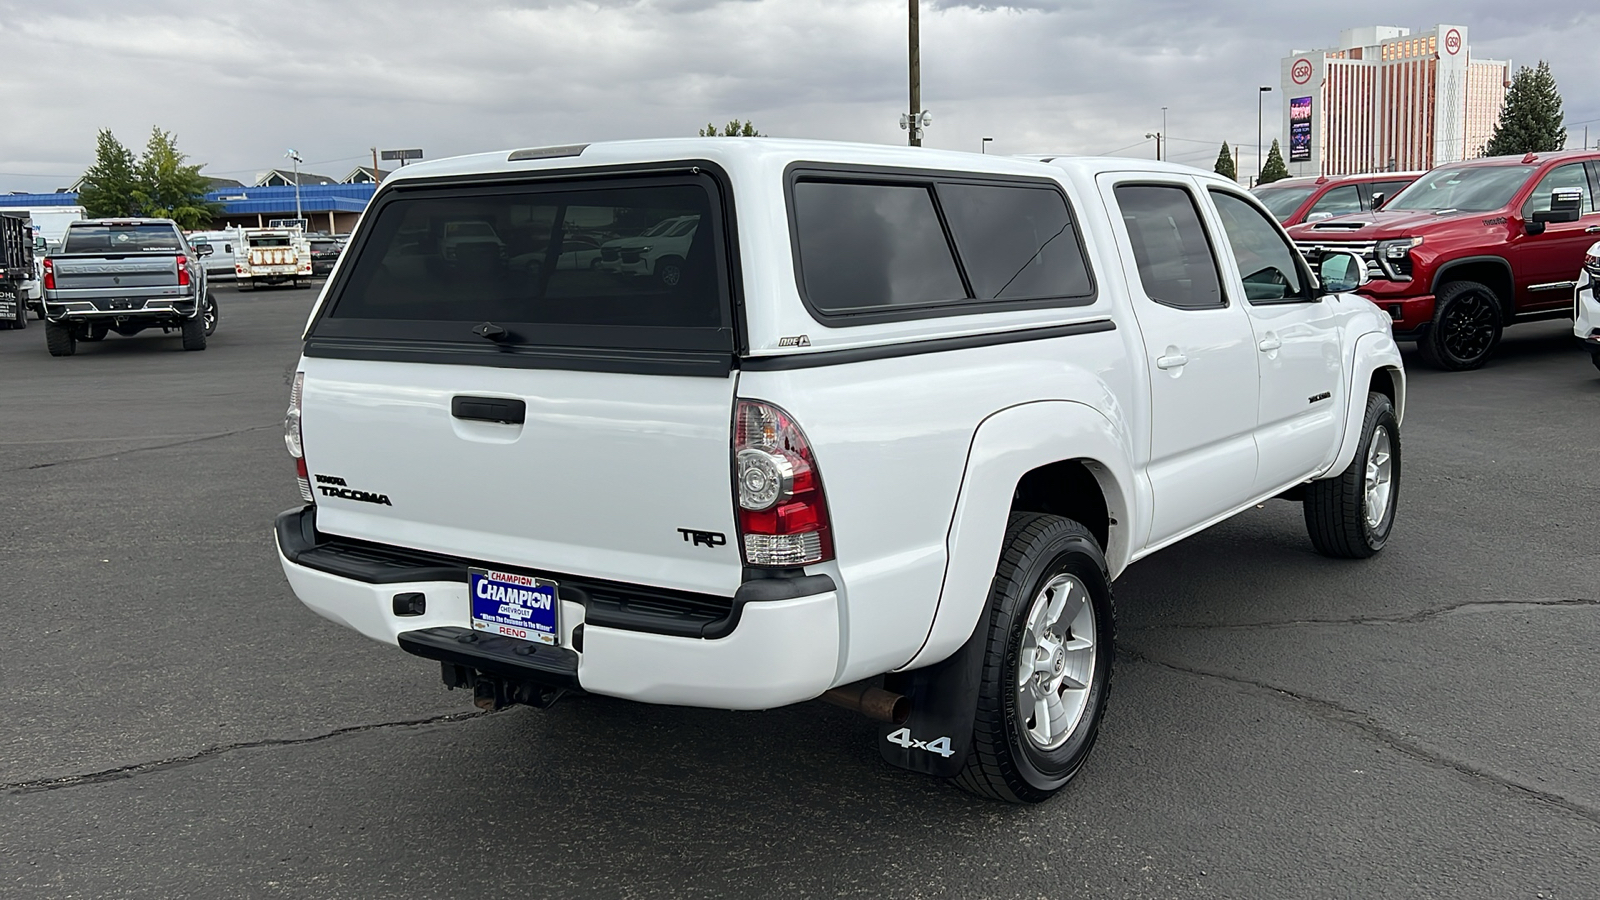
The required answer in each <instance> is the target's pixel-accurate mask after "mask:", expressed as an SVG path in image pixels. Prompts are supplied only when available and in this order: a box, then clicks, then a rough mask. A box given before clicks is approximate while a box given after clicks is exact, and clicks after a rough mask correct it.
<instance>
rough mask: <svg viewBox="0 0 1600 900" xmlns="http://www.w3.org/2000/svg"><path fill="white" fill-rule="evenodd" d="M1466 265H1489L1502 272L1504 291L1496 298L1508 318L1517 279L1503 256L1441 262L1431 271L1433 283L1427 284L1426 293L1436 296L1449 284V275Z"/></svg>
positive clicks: (1462, 258)
mask: <svg viewBox="0 0 1600 900" xmlns="http://www.w3.org/2000/svg"><path fill="white" fill-rule="evenodd" d="M1467 266H1489V267H1493V268H1495V269H1498V270H1500V271H1502V272H1503V274H1504V277H1505V285H1504V287H1505V289H1506V291H1505V295H1504V296H1501V297H1499V298H1497V299H1499V301H1500V306H1501V308H1502V310H1504V312H1505V313H1506V315H1507V317H1508V318H1509V316H1510V313H1511V311H1512V309H1513V307H1514V305H1515V303H1516V291H1517V280H1516V277H1515V276H1514V275H1513V274H1512V270H1511V262H1510V261H1509V260H1507V259H1506V258H1505V257H1503V256H1463V257H1461V258H1460V259H1452V260H1450V261H1449V262H1446V263H1442V264H1440V266H1439V268H1437V269H1435V270H1434V272H1433V283H1432V284H1430V285H1429V286H1428V293H1430V294H1433V295H1434V296H1438V294H1439V288H1441V287H1443V286H1444V285H1446V284H1449V283H1450V279H1451V276H1452V275H1454V274H1455V273H1456V272H1457V271H1458V270H1460V269H1462V268H1465V267H1467ZM1488 287H1489V288H1490V289H1491V290H1498V288H1499V287H1500V285H1494V284H1490V285H1488Z"/></svg>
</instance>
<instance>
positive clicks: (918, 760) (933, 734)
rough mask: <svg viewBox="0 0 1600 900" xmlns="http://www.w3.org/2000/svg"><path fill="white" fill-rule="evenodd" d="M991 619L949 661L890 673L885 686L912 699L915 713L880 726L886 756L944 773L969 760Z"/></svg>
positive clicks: (892, 762)
mask: <svg viewBox="0 0 1600 900" xmlns="http://www.w3.org/2000/svg"><path fill="white" fill-rule="evenodd" d="M986 621H987V616H985V620H984V621H980V622H979V623H978V627H976V628H974V629H973V630H972V636H971V637H969V638H967V642H966V643H965V644H962V645H961V649H960V650H957V651H956V652H955V653H953V654H951V655H950V657H949V658H947V659H945V660H944V661H943V662H938V663H934V664H933V665H931V666H926V667H924V668H921V669H913V670H912V671H910V672H891V673H889V674H888V675H887V676H885V677H884V683H883V687H884V689H885V690H889V691H894V692H895V693H897V694H903V695H905V697H906V699H907V700H910V701H911V716H910V718H908V719H906V721H905V723H904V724H903V725H885V726H883V727H882V728H881V729H879V733H878V750H879V751H880V752H881V753H882V754H883V760H884V762H887V763H888V764H890V765H892V766H899V767H900V768H902V769H909V770H911V771H913V772H922V773H924V774H927V775H936V776H938V777H940V778H953V777H955V776H956V775H958V774H960V772H961V770H962V768H963V767H965V766H966V764H967V753H968V751H969V750H970V749H971V747H972V722H973V718H974V717H975V716H976V715H977V711H978V687H979V681H980V680H981V679H982V677H983V643H984V640H985V639H986V637H987V635H988V629H987V628H985V627H983V626H984V625H985V624H986Z"/></svg>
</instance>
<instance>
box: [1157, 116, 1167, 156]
mask: <svg viewBox="0 0 1600 900" xmlns="http://www.w3.org/2000/svg"><path fill="white" fill-rule="evenodd" d="M1166 133H1167V108H1166V107H1165V106H1163V107H1161V135H1162V136H1163V137H1164V136H1165V135H1166ZM1165 158H1166V156H1165V155H1164V154H1163V153H1162V152H1161V138H1160V137H1158V138H1156V159H1165Z"/></svg>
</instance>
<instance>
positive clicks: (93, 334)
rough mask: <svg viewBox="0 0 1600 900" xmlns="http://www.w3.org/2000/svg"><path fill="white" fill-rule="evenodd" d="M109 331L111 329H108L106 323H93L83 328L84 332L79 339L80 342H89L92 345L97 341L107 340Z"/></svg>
mask: <svg viewBox="0 0 1600 900" xmlns="http://www.w3.org/2000/svg"><path fill="white" fill-rule="evenodd" d="M109 330H110V329H108V328H107V327H106V323H104V322H92V323H90V324H88V325H85V326H83V332H82V333H81V334H79V335H78V336H77V337H78V340H80V341H89V342H90V343H94V342H96V341H103V340H105V339H106V332H107V331H109Z"/></svg>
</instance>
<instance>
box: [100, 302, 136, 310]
mask: <svg viewBox="0 0 1600 900" xmlns="http://www.w3.org/2000/svg"><path fill="white" fill-rule="evenodd" d="M106 306H107V307H109V308H110V309H133V301H132V300H113V301H111V302H110V303H108V304H106Z"/></svg>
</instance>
